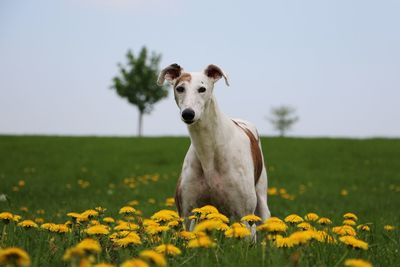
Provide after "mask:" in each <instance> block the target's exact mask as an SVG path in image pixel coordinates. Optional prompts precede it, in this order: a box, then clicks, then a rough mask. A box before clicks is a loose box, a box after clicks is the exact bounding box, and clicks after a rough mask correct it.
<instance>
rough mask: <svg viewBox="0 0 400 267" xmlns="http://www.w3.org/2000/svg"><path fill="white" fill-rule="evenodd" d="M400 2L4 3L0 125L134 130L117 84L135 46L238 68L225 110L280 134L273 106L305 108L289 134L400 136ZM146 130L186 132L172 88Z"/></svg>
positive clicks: (190, 63) (57, 131) (223, 99)
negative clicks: (271, 117) (114, 82)
mask: <svg viewBox="0 0 400 267" xmlns="http://www.w3.org/2000/svg"><path fill="white" fill-rule="evenodd" d="M399 14H400V1H397V0H381V1H375V0H335V1H326V0H302V1H289V0H286V1H285V0H279V1H278V0H277V1H223V0H221V1H209V0H202V1H184V0H168V1H165V0H58V1H55V0H1V1H0V134H46V135H113V136H114V135H115V136H132V135H135V134H136V131H137V122H138V112H137V110H136V108H135V107H134V106H132V105H130V104H129V103H128V102H127V101H126V100H125V99H122V98H120V97H119V96H117V94H116V93H115V91H113V90H111V89H110V86H111V84H112V78H113V77H114V76H115V75H117V74H118V68H117V64H118V63H125V62H126V61H125V55H126V52H127V50H128V49H132V51H133V52H134V53H137V52H138V51H139V50H140V48H141V47H142V46H144V45H145V46H146V47H147V48H148V49H149V50H151V51H156V52H157V53H161V54H162V61H161V64H160V68H162V67H165V66H167V65H169V64H171V63H178V64H180V65H181V66H182V67H183V68H184V69H185V70H187V71H201V70H203V69H204V68H205V67H206V66H207V65H208V64H211V63H212V64H216V65H218V66H219V67H220V68H221V69H223V70H224V71H225V72H226V73H227V74H228V76H229V79H230V84H231V86H230V87H226V86H225V84H224V82H223V81H219V82H218V83H217V84H216V85H215V86H216V87H215V90H214V92H215V95H216V98H217V101H218V104H219V106H220V109H221V110H222V111H223V112H224V113H225V114H227V115H228V116H230V117H233V118H242V119H245V120H248V121H251V122H253V123H254V124H255V125H256V126H257V127H258V130H259V132H260V133H261V134H262V135H276V134H277V132H276V131H274V129H273V127H272V126H271V124H270V123H269V122H268V120H267V119H266V117H268V116H269V113H270V110H271V108H272V107H276V106H280V105H289V106H292V107H294V108H296V111H297V115H298V116H299V117H300V120H299V121H298V123H297V124H295V125H294V127H293V129H292V131H291V132H290V135H291V136H305V137H307V136H329V137H357V138H364V137H377V136H381V137H400V104H399V102H400V16H399ZM144 134H145V135H151V136H153V135H156V136H159V135H187V129H186V126H185V124H184V123H183V122H182V121H181V120H180V117H179V110H178V108H177V107H176V104H175V102H174V99H173V93H172V91H171V92H170V94H169V96H168V98H166V99H164V100H162V101H160V102H159V103H157V104H156V105H155V108H154V111H153V112H152V113H151V114H150V115H146V116H145V117H144Z"/></svg>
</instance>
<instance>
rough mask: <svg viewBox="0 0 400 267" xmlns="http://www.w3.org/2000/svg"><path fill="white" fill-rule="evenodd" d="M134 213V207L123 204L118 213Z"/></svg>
mask: <svg viewBox="0 0 400 267" xmlns="http://www.w3.org/2000/svg"><path fill="white" fill-rule="evenodd" d="M135 213H136V209H135V208H133V207H131V206H125V207H122V208H121V209H120V210H119V214H125V215H127V214H135Z"/></svg>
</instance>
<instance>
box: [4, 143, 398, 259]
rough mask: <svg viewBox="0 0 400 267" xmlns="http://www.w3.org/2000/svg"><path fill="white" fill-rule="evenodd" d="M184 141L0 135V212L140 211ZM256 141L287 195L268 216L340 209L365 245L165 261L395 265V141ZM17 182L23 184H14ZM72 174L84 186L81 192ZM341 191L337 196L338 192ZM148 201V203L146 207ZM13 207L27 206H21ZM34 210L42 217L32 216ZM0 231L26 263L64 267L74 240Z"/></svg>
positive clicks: (51, 216)
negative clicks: (363, 229)
mask: <svg viewBox="0 0 400 267" xmlns="http://www.w3.org/2000/svg"><path fill="white" fill-rule="evenodd" d="M189 143H190V141H189V139H188V138H169V137H166V138H141V139H137V138H104V137H101V138H100V137H99V138H97V137H42V136H33V137H31V136H26V137H22V136H18V137H16V136H1V137H0V194H2V193H3V194H6V195H7V196H8V198H9V200H10V201H9V202H0V212H2V211H11V212H13V213H16V214H19V215H21V216H22V217H23V218H24V219H34V218H37V217H41V218H44V219H45V221H51V222H56V223H63V222H65V221H66V220H67V219H68V218H67V217H66V215H65V214H66V213H67V212H70V211H76V212H82V211H84V210H86V209H89V208H94V207H96V206H102V207H105V208H107V211H106V214H107V215H110V216H115V217H117V216H118V215H117V213H118V210H119V208H120V207H122V206H124V205H125V204H126V203H127V202H129V201H131V200H138V201H139V202H140V205H139V206H138V208H139V209H140V210H142V211H143V214H144V216H145V217H148V216H150V215H151V214H152V213H154V212H155V211H157V210H159V209H162V208H165V206H164V204H163V203H164V201H165V199H166V198H167V197H171V196H173V194H174V190H175V183H176V180H177V177H178V176H179V172H180V168H181V164H182V161H183V158H184V155H185V153H186V150H187V148H188V146H189ZM262 143H263V150H264V151H263V152H264V156H265V159H266V163H267V166H268V176H269V185H270V187H277V188H284V189H286V190H287V192H288V193H289V194H290V195H294V196H295V199H294V200H287V199H284V198H282V197H279V196H270V197H269V207H270V209H271V212H272V215H273V216H278V217H280V218H284V217H285V216H287V215H289V214H291V213H297V214H299V215H305V214H306V213H308V212H316V213H317V214H319V215H320V216H324V217H329V218H331V219H332V220H333V221H334V223H335V224H336V225H339V224H341V222H342V215H343V214H344V213H346V212H354V213H355V214H357V216H358V217H359V222H360V223H367V222H370V223H372V231H371V233H369V234H367V235H365V236H359V237H360V238H361V239H363V240H367V241H368V243H369V245H370V248H369V250H368V251H359V250H354V249H348V248H346V247H344V246H339V245H335V246H333V245H332V246H330V247H328V245H323V246H322V245H320V244H312V245H308V246H299V247H295V248H291V249H277V248H274V247H269V246H267V248H265V247H263V246H261V245H260V244H257V245H255V246H249V244H248V243H247V242H237V241H232V240H222V241H221V244H220V246H219V248H218V249H211V250H190V251H189V250H184V253H183V255H181V256H179V257H177V258H175V259H171V260H170V261H169V263H170V265H172V266H180V265H184V266H210V265H220V266H247V265H251V266H262V265H268V266H287V265H292V264H293V265H294V264H299V265H301V266H335V265H338V266H343V259H345V258H349V257H357V258H363V259H366V260H369V261H370V262H371V263H373V264H374V265H376V266H400V259H399V257H398V255H399V249H400V246H399V233H400V231H399V226H400V209H399V207H400V140H398V139H367V140H353V139H326V138H321V139H302V138H263V139H262ZM143 175H159V177H160V178H159V180H158V181H157V182H148V183H147V184H143V183H138V184H137V185H136V187H135V188H130V187H129V186H127V184H126V183H125V182H124V179H125V178H130V177H140V176H143ZM20 180H23V181H25V186H23V187H18V181H20ZM79 180H83V181H87V182H89V183H90V185H89V186H88V187H86V188H82V187H81V186H80V185H79V184H78V181H79ZM15 187H17V188H18V191H15ZM13 188H14V189H13ZM343 190H346V191H347V193H348V194H347V195H346V196H343V195H342V194H341V192H342V191H343ZM149 198H154V199H155V200H156V203H155V204H151V203H148V199H149ZM21 207H26V208H27V209H28V211H21V210H20V208H21ZM41 209H43V210H44V211H45V213H44V214H37V211H38V210H41ZM386 224H390V225H395V226H396V229H397V230H396V231H393V232H386V231H384V230H383V226H384V225H386ZM0 226H2V223H1V222H0ZM6 230H7V231H6V233H7V235H6V236H2V237H1V242H2V243H0V246H2V247H7V246H19V247H22V248H24V249H26V250H27V251H28V253H29V254H30V256H31V259H32V263H33V265H34V266H67V265H68V264H67V263H66V262H63V261H62V260H61V258H62V255H63V253H64V251H65V249H66V248H68V247H70V246H72V245H74V244H76V243H77V242H78V241H79V240H78V238H79V237H77V236H73V235H60V236H58V235H56V236H54V235H53V234H50V233H47V232H45V231H38V230H28V231H27V230H25V229H21V227H16V226H13V225H11V224H10V225H8V226H7V229H6ZM102 242H106V241H102ZM102 244H103V243H102ZM178 245H180V247H183V244H181V243H178ZM144 247H150V244H144V245H143V246H140V247H138V248H133V249H125V250H121V251H115V250H112V251H111V252H110V251H109V252H107V253H108V254H107V253H106V251H103V252H102V254H101V256H100V257H101V259H104V260H106V261H110V260H112V261H114V262H115V263H120V262H121V261H123V260H125V259H127V258H130V257H136V256H137V252H138V251H139V250H140V249H143V248H144Z"/></svg>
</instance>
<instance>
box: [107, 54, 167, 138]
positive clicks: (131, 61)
mask: <svg viewBox="0 0 400 267" xmlns="http://www.w3.org/2000/svg"><path fill="white" fill-rule="evenodd" d="M126 57H127V59H128V62H127V65H126V66H123V65H122V64H118V67H119V70H120V75H119V76H116V77H114V79H113V85H112V86H111V88H112V89H115V90H116V92H117V93H118V95H119V96H121V97H125V98H126V99H127V100H128V101H129V103H131V104H133V105H135V106H136V107H137V109H138V111H139V122H138V136H142V133H143V115H144V114H149V113H150V112H151V111H152V110H153V106H154V104H155V103H156V102H158V101H159V100H161V99H162V98H164V97H166V96H167V95H168V90H167V88H166V87H165V86H159V85H157V76H158V73H159V69H158V65H159V63H160V60H161V55H160V54H156V53H155V52H153V53H152V54H151V56H148V52H147V49H146V47H143V48H142V49H141V50H140V53H139V55H138V56H135V55H134V54H133V53H132V52H131V50H128V53H127V54H126Z"/></svg>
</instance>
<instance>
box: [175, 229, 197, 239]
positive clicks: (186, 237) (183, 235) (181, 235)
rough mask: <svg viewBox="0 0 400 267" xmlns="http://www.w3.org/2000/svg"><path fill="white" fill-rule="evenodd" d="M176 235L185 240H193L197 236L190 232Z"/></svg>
mask: <svg viewBox="0 0 400 267" xmlns="http://www.w3.org/2000/svg"><path fill="white" fill-rule="evenodd" d="M176 235H177V236H178V237H180V238H182V239H185V240H191V239H193V238H196V235H195V234H194V233H193V232H189V231H181V232H179V233H177V234H176Z"/></svg>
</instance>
